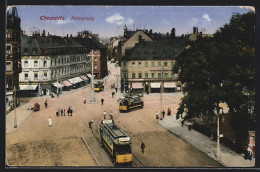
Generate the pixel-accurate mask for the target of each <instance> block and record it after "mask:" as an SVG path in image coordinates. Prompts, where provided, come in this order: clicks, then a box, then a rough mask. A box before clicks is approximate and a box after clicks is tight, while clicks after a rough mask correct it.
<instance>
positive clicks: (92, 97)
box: [89, 49, 96, 103]
mask: <svg viewBox="0 0 260 172" xmlns="http://www.w3.org/2000/svg"><path fill="white" fill-rule="evenodd" d="M93 58H94V56H93V49H92V50H91V61H92V75H91V90H92V92H91V93H92V94H91V100H90V102H89V103H96V99H95V92H94V82H93V79H94V74H93V73H94V59H93Z"/></svg>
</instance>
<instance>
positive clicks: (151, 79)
mask: <svg viewBox="0 0 260 172" xmlns="http://www.w3.org/2000/svg"><path fill="white" fill-rule="evenodd" d="M185 46H187V38H184V37H180V38H177V37H176V38H175V39H174V40H171V41H163V42H158V41H150V42H146V41H144V40H141V39H140V40H139V43H137V44H136V45H135V47H134V48H132V49H130V50H129V51H126V54H125V56H124V57H123V58H122V62H121V88H123V89H124V90H122V91H135V92H149V93H154V92H158V93H159V92H175V91H181V90H182V84H181V82H180V81H178V74H176V73H173V71H172V67H173V66H174V64H175V58H176V57H177V56H178V55H179V54H180V53H181V52H182V51H183V50H184V48H185Z"/></svg>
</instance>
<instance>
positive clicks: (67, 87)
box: [61, 80, 73, 91]
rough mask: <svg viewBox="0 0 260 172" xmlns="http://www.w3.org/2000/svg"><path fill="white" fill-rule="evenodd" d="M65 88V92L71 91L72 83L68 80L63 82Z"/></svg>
mask: <svg viewBox="0 0 260 172" xmlns="http://www.w3.org/2000/svg"><path fill="white" fill-rule="evenodd" d="M61 84H62V85H63V86H64V87H63V90H64V91H69V90H70V89H71V88H72V86H73V85H72V83H70V82H69V81H68V80H65V81H62V83H61Z"/></svg>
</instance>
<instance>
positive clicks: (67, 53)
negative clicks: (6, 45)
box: [19, 31, 91, 96]
mask: <svg viewBox="0 0 260 172" xmlns="http://www.w3.org/2000/svg"><path fill="white" fill-rule="evenodd" d="M90 51H91V49H90V48H88V47H85V46H83V45H81V44H80V43H78V42H77V41H76V40H75V39H74V38H72V37H70V38H69V37H65V38H62V37H58V36H45V32H44V31H43V33H42V35H39V34H34V35H33V36H23V37H22V60H21V62H22V73H20V78H19V84H20V88H21V94H22V96H37V95H50V93H52V92H54V93H56V94H57V93H60V92H61V91H62V90H69V89H71V88H77V87H79V86H81V85H84V84H85V83H86V80H87V78H86V75H87V73H89V72H90V69H91V68H90V65H89V64H90V59H89V57H88V55H89V52H90Z"/></svg>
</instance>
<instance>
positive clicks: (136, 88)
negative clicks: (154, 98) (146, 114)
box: [132, 82, 144, 93]
mask: <svg viewBox="0 0 260 172" xmlns="http://www.w3.org/2000/svg"><path fill="white" fill-rule="evenodd" d="M143 90H144V87H143V83H142V82H133V83H132V91H133V92H138V93H142V92H143Z"/></svg>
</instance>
